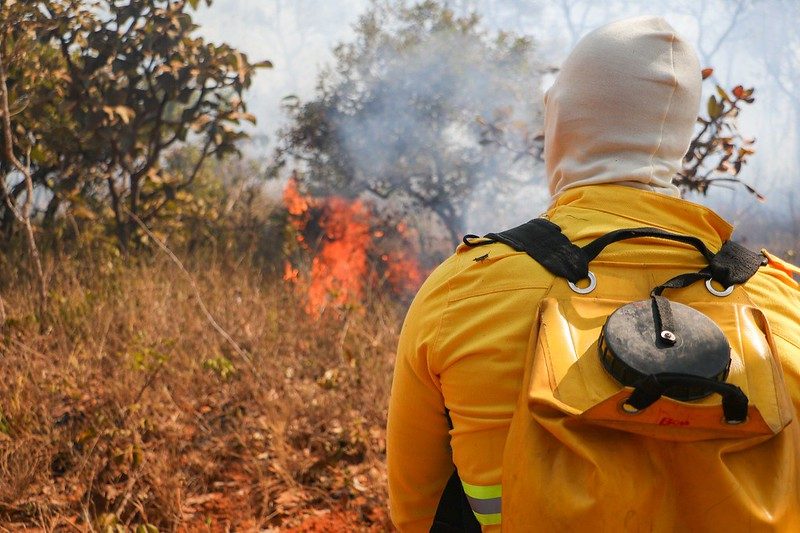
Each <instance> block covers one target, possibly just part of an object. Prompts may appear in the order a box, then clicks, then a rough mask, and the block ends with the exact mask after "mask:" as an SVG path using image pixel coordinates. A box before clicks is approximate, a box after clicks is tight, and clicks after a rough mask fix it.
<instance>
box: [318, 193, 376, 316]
mask: <svg viewBox="0 0 800 533" xmlns="http://www.w3.org/2000/svg"><path fill="white" fill-rule="evenodd" d="M326 203H327V205H326V208H325V212H324V214H323V216H322V219H321V220H320V226H321V227H322V229H323V230H324V231H325V237H324V239H325V240H324V243H323V245H322V247H321V249H320V251H319V253H318V254H317V256H316V257H315V258H314V260H313V262H312V263H311V283H310V285H309V287H308V305H307V306H306V311H308V312H309V314H315V313H316V314H319V313H321V312H322V311H323V310H324V309H325V307H327V306H328V305H329V304H330V305H334V306H343V305H351V304H355V303H358V302H360V301H361V296H362V294H363V289H364V282H365V280H366V274H367V249H368V248H369V246H370V245H371V243H372V238H371V236H370V217H369V211H368V210H367V209H366V207H364V205H363V204H362V203H361V202H360V201H355V202H348V201H347V200H344V199H343V198H330V199H328V200H327V202H326Z"/></svg>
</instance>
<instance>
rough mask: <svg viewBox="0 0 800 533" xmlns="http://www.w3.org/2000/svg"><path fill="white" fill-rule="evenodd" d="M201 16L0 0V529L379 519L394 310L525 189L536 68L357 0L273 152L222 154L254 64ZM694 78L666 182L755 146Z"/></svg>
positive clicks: (532, 151)
mask: <svg viewBox="0 0 800 533" xmlns="http://www.w3.org/2000/svg"><path fill="white" fill-rule="evenodd" d="M210 3H211V2H210V0H207V1H206V4H210ZM198 4H199V1H197V0H133V1H127V0H126V1H124V2H122V1H117V0H96V1H93V2H82V1H80V0H36V1H32V2H29V1H20V0H4V1H3V0H0V119H2V123H0V126H2V128H1V129H0V149H1V150H2V151H1V152H0V153H1V154H2V155H0V250H2V254H0V376H3V379H0V524H3V525H9V527H16V526H19V527H43V528H46V529H56V528H59V527H70V526H75V527H77V528H80V529H86V528H93V529H96V530H102V531H118V530H126V529H134V530H137V531H152V530H153V529H154V528H165V529H174V528H179V527H183V528H187V529H195V528H199V527H205V526H208V527H211V528H212V529H214V528H225V527H231V528H240V529H243V528H251V527H252V528H255V527H273V526H275V527H287V528H291V527H303V528H311V527H318V528H320V529H321V530H331V529H332V528H335V527H339V528H341V529H342V530H353V529H356V528H362V529H370V528H372V529H374V530H381V531H382V530H385V529H387V528H388V527H389V523H388V518H387V511H386V505H385V502H386V494H385V489H384V477H385V473H384V466H383V455H384V452H385V440H384V435H385V431H384V422H385V415H386V413H385V410H386V402H387V396H388V390H389V385H390V383H389V380H390V377H389V376H390V375H391V367H392V362H393V351H394V348H395V342H396V337H397V334H398V330H399V325H400V321H401V318H402V315H403V312H404V310H405V306H406V304H407V302H408V300H409V298H410V296H411V295H412V294H413V292H414V290H415V289H416V288H417V287H418V285H419V284H420V283H421V281H422V279H423V278H424V276H425V273H426V272H427V271H428V270H429V269H430V268H432V266H433V265H435V264H436V262H437V261H438V260H439V259H440V258H441V257H442V256H443V255H445V254H447V253H448V252H449V251H450V249H451V247H452V244H453V241H454V240H457V239H458V237H459V235H460V233H461V232H463V231H464V229H465V228H463V227H462V223H463V218H462V216H463V214H464V212H465V210H468V209H469V208H470V206H471V205H472V202H474V199H475V198H476V197H484V196H487V195H488V196H491V197H493V198H494V197H497V198H500V199H502V198H503V195H505V194H509V193H510V192H511V191H512V190H514V188H515V187H518V186H523V185H526V184H529V183H530V182H531V176H534V175H535V174H536V169H537V168H539V158H540V156H541V143H542V137H541V135H540V134H539V125H540V124H539V122H538V121H539V120H540V118H541V117H540V109H539V108H538V104H537V102H538V101H539V98H538V96H537V95H536V93H535V91H534V92H532V90H531V87H534V86H538V82H539V81H540V77H541V76H542V75H543V74H544V73H546V72H548V71H549V67H546V66H544V65H542V64H540V60H539V59H538V57H537V55H536V53H537V49H536V47H535V45H534V43H533V42H532V41H531V40H529V39H527V38H522V37H518V36H514V35H512V34H510V33H503V32H500V33H496V34H489V33H488V32H486V31H484V30H483V29H481V25H480V20H479V18H478V17H477V16H471V17H457V16H455V15H454V14H453V12H452V11H451V10H449V9H447V8H446V7H444V6H443V5H442V4H441V3H439V2H434V1H431V0H429V1H424V2H421V3H418V4H414V5H408V4H403V3H393V2H376V3H375V5H374V6H373V8H372V9H371V10H370V11H369V12H368V13H366V14H365V15H364V17H362V19H361V20H360V22H359V24H358V25H357V27H356V36H355V38H354V39H353V41H352V42H349V43H344V44H342V45H341V46H340V47H338V48H337V50H336V53H335V58H336V64H335V65H334V66H333V67H332V69H331V70H329V71H327V72H326V73H323V74H322V77H321V79H320V83H319V91H318V92H317V94H316V95H314V97H313V98H312V99H310V100H309V101H307V102H301V101H299V100H296V99H288V100H287V110H288V112H289V119H290V122H289V126H288V127H287V128H286V129H285V130H284V131H282V132H281V135H282V136H281V139H280V143H279V148H278V153H277V154H276V155H275V157H274V159H273V160H271V161H268V162H264V161H261V160H253V159H248V158H246V157H243V158H239V157H235V156H236V155H237V153H238V151H239V149H240V148H241V147H242V143H243V141H244V138H245V133H244V132H245V128H244V126H245V123H247V122H251V121H252V120H253V117H252V116H251V115H249V114H248V113H247V107H246V104H245V101H244V98H245V96H246V90H247V88H248V87H249V86H250V84H251V81H252V77H253V76H254V75H255V73H256V71H257V70H258V69H260V68H268V67H269V66H270V64H269V62H267V61H264V62H261V63H253V62H251V61H250V60H249V59H248V58H247V57H246V56H245V55H244V54H242V53H241V52H240V51H238V50H236V49H234V48H232V47H230V46H227V45H220V44H212V43H209V42H206V41H205V40H204V39H202V38H199V37H197V36H196V35H195V33H194V30H195V29H196V25H195V24H194V23H193V21H192V13H193V11H192V10H193V9H194V8H196V7H197V6H198ZM453 49H457V50H458V52H459V53H458V54H456V55H454V54H452V52H451V51H452V50H453ZM432 51H433V52H436V53H432ZM476 77H478V78H481V79H483V80H485V81H486V82H487V83H486V84H484V85H480V84H477V85H476V84H471V83H470V80H474V79H475V78H476ZM462 82H463V83H462ZM454 86H458V90H453V87H454ZM717 89H718V96H719V97H718V98H716V97H714V99H713V103H712V101H711V100H710V101H709V105H708V109H707V114H706V115H704V116H703V117H701V118H700V119H699V120H700V125H699V126H698V134H697V136H696V138H695V140H694V142H693V144H692V150H690V153H689V154H688V155H687V159H686V161H685V164H684V172H683V173H682V174H681V176H679V178H678V183H679V184H680V185H681V186H682V187H684V188H685V189H687V190H698V191H701V192H706V191H707V190H708V186H709V185H711V184H713V183H715V182H721V181H723V180H728V179H734V180H735V179H736V177H737V175H738V173H739V171H740V169H741V166H742V165H743V164H744V163H745V162H746V161H747V158H748V157H749V156H750V155H751V154H752V146H751V144H752V143H750V142H749V141H747V140H746V139H743V138H742V137H741V135H740V134H739V133H738V130H737V129H736V122H735V119H736V115H737V113H738V112H739V110H740V109H741V107H742V106H744V105H746V104H749V103H751V102H752V99H753V96H752V95H753V90H752V89H744V88H742V87H735V88H734V89H733V90H731V91H730V92H726V91H725V90H723V89H722V88H717ZM367 156H369V157H367ZM276 176H277V177H280V178H281V179H282V181H281V182H280V183H281V190H282V193H281V194H279V195H270V194H268V193H267V192H265V188H264V187H263V185H264V182H265V181H266V180H268V179H270V178H272V177H276ZM499 176H502V177H504V178H507V179H495V178H498V177H499ZM331 509H333V510H334V511H333V512H332V513H330V514H326V512H328V511H330V510H331ZM329 519H330V520H331V521H330V522H326V520H329Z"/></svg>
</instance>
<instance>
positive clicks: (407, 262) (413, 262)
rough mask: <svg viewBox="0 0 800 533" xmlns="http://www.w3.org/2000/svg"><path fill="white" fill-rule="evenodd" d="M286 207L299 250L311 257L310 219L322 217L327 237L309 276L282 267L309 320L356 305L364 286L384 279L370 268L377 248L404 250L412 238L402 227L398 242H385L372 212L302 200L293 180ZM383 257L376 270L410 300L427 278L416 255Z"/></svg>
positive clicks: (357, 205) (348, 203)
mask: <svg viewBox="0 0 800 533" xmlns="http://www.w3.org/2000/svg"><path fill="white" fill-rule="evenodd" d="M283 201H284V204H285V205H286V210H287V212H288V213H289V215H290V216H289V225H290V226H291V228H292V229H293V230H294V238H295V240H296V241H297V242H298V243H299V244H300V250H302V251H304V253H309V252H310V251H311V246H309V245H310V244H311V243H309V242H308V240H307V237H308V236H307V235H306V236H304V233H303V232H304V231H305V230H306V228H307V226H308V223H309V221H310V220H311V217H312V216H318V217H319V218H318V225H319V228H320V229H321V230H322V232H323V234H322V236H321V237H320V242H319V250H318V252H317V254H316V255H315V256H314V257H313V258H312V260H311V268H310V270H309V271H308V272H307V273H306V274H305V275H303V274H301V272H300V271H299V269H297V268H295V267H294V266H293V265H292V264H290V263H288V262H287V263H286V264H285V265H284V273H283V279H284V281H286V282H287V283H292V284H295V285H296V287H297V288H298V289H302V290H304V291H305V293H306V298H307V303H306V307H305V310H306V312H307V313H308V314H309V315H314V316H320V315H321V314H322V313H323V312H324V311H325V309H327V308H337V309H341V308H343V307H348V306H354V305H358V304H359V303H360V302H361V301H362V298H363V296H364V288H365V286H366V284H367V283H371V282H376V281H377V280H378V279H380V277H381V276H378V275H376V272H375V271H374V270H372V269H371V268H370V259H369V257H370V252H372V251H373V250H375V249H376V248H382V249H384V250H385V249H386V248H387V247H391V246H394V247H397V246H403V243H404V242H405V241H406V240H408V237H409V235H407V233H410V230H409V229H408V226H407V225H406V224H404V223H402V222H401V223H400V224H397V225H396V226H395V228H394V229H396V231H397V234H396V235H397V236H399V237H400V238H401V239H400V241H398V240H397V239H394V240H392V239H388V237H387V238H384V237H386V232H385V231H384V229H380V228H373V223H374V221H373V219H372V215H371V211H370V209H369V207H368V206H367V205H365V204H364V203H363V202H362V201H360V200H347V199H345V198H341V197H328V198H322V199H313V198H307V197H305V196H303V194H302V193H301V192H300V190H299V188H298V185H297V180H296V178H295V177H294V176H293V177H292V178H291V179H290V180H289V181H288V183H287V184H286V188H285V189H284V191H283ZM315 213H318V214H315ZM380 257H381V261H380V262H379V263H380V264H379V265H372V266H373V267H376V266H377V267H379V268H380V270H381V271H382V272H383V279H384V280H386V281H387V282H388V284H389V286H390V287H391V288H392V290H394V291H395V292H397V293H406V294H407V293H411V292H413V291H415V290H416V289H417V288H418V287H419V285H420V283H421V281H422V278H423V273H422V271H421V269H420V266H419V263H418V262H417V259H416V257H414V256H413V254H412V253H409V252H408V251H407V250H405V249H400V250H388V251H385V252H384V253H383V254H382V255H381V256H380Z"/></svg>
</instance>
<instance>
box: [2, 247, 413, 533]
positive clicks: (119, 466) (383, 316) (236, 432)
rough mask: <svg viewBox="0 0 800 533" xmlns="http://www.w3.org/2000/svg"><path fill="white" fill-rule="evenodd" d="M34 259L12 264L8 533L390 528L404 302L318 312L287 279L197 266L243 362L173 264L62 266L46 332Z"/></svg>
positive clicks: (5, 280) (76, 261)
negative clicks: (391, 412) (391, 449)
mask: <svg viewBox="0 0 800 533" xmlns="http://www.w3.org/2000/svg"><path fill="white" fill-rule="evenodd" d="M25 264H26V263H25V261H24V259H23V258H19V259H15V258H14V257H13V256H10V255H6V256H5V259H4V260H3V259H2V258H0V276H1V277H0V291H2V292H0V294H2V297H3V300H4V302H5V310H6V313H7V319H6V321H5V324H3V325H2V326H1V327H2V331H1V334H0V524H2V525H3V526H4V527H6V528H9V529H15V528H18V527H20V528H21V527H41V528H44V529H46V530H53V529H62V528H63V529H64V530H69V529H71V528H76V529H79V530H87V529H91V530H103V531H109V530H113V531H116V530H122V529H136V528H139V531H146V530H152V526H155V527H157V528H159V529H161V530H175V529H185V530H195V529H198V528H201V527H202V528H203V529H205V528H210V529H211V530H225V529H231V528H232V529H237V530H248V529H256V528H259V529H264V528H270V527H273V528H280V529H283V528H289V527H300V528H303V529H308V528H313V527H317V528H318V529H319V530H336V529H340V530H357V529H370V528H372V529H375V530H385V529H387V528H389V527H390V526H389V522H388V517H387V512H386V494H385V488H384V487H385V470H384V466H383V465H384V462H383V458H384V453H385V432H384V427H385V417H386V407H387V398H388V393H389V387H390V380H391V367H392V363H393V357H394V349H395V343H396V338H397V334H398V329H399V324H400V320H401V315H402V312H403V306H402V305H401V304H397V303H396V302H394V301H393V300H392V299H391V298H385V297H382V296H380V295H378V294H374V295H370V296H369V297H368V298H367V303H366V304H365V307H364V308H363V309H351V310H348V311H346V312H344V313H343V314H336V313H332V312H329V313H326V314H325V315H323V316H322V317H321V318H319V319H312V318H311V317H309V316H308V315H306V314H305V312H304V311H303V302H302V301H301V300H300V296H299V295H298V294H297V293H296V292H295V291H294V290H293V289H292V288H291V287H288V286H286V285H285V284H284V282H283V281H282V280H281V279H280V278H278V277H276V276H274V275H269V274H265V273H264V272H265V271H264V270H262V269H259V268H256V267H255V266H253V265H250V264H248V263H247V262H240V263H234V262H228V261H224V260H207V261H204V260H201V259H199V258H194V259H193V260H191V261H189V262H188V263H187V264H186V268H187V270H188V271H189V273H190V274H191V276H192V277H193V278H194V280H195V282H196V285H197V289H198V292H199V294H200V295H201V297H202V299H203V300H204V302H205V305H206V306H207V308H208V310H209V311H210V313H211V314H212V315H213V316H214V317H215V318H216V320H217V321H218V322H219V323H220V325H221V326H222V327H223V328H224V329H225V330H226V331H227V332H228V333H229V334H230V335H231V337H232V338H233V339H235V341H236V343H237V344H238V345H239V346H241V348H242V349H243V350H244V351H245V352H246V354H247V357H246V358H244V357H242V356H241V355H240V354H238V353H237V351H236V350H235V349H234V348H232V346H231V344H230V343H228V342H227V341H226V340H225V339H224V338H223V336H221V335H220V334H219V333H218V332H217V331H215V329H214V328H213V327H212V326H211V325H210V324H209V321H208V320H207V319H206V317H205V316H204V315H203V314H202V312H201V311H200V309H199V306H198V303H197V301H196V299H195V296H194V293H193V291H192V289H191V286H190V284H189V282H188V281H187V280H186V278H185V276H184V275H183V274H182V273H181V271H180V270H178V269H177V268H176V266H175V264H174V263H173V262H171V261H170V260H169V259H168V258H166V257H165V256H163V255H158V256H154V257H151V258H149V259H148V260H141V261H138V262H136V263H134V264H125V263H123V262H122V261H119V260H116V259H105V258H104V259H102V260H98V259H97V258H92V257H82V258H68V257H59V258H53V257H50V258H49V264H50V270H51V276H52V280H51V284H50V294H51V302H50V315H49V317H48V321H47V329H45V330H44V331H41V330H40V327H39V324H38V323H37V321H36V319H35V318H34V311H35V309H36V301H35V295H36V293H35V291H34V290H33V285H32V280H31V279H30V278H29V277H28V276H27V275H26V274H25V271H24V269H25ZM248 359H249V361H248ZM329 509H333V511H332V512H328V510H329ZM147 528H150V529H147Z"/></svg>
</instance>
